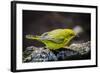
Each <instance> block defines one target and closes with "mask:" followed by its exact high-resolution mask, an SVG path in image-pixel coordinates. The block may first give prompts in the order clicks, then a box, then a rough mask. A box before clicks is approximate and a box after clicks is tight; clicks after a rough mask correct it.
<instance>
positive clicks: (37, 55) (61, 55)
mask: <svg viewBox="0 0 100 73" xmlns="http://www.w3.org/2000/svg"><path fill="white" fill-rule="evenodd" d="M90 48H91V47H90V41H88V42H86V43H73V44H71V45H70V46H69V47H68V48H61V49H60V50H57V51H50V50H49V49H47V48H44V47H35V46H29V47H27V48H26V50H25V51H24V52H23V62H46V61H63V60H81V59H90Z"/></svg>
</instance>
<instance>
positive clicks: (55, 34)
mask: <svg viewBox="0 0 100 73" xmlns="http://www.w3.org/2000/svg"><path fill="white" fill-rule="evenodd" d="M75 36H76V34H75V32H74V31H73V30H72V29H55V30H52V31H49V32H45V33H43V34H42V35H41V36H33V35H26V38H27V39H32V40H38V41H40V42H42V43H44V44H45V47H46V48H48V49H50V50H57V49H60V48H63V47H65V46H68V44H69V43H70V41H71V40H72V39H73V38H74V37H75Z"/></svg>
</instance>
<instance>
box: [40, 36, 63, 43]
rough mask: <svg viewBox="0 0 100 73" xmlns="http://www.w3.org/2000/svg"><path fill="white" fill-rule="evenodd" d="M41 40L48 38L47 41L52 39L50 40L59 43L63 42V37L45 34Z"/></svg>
mask: <svg viewBox="0 0 100 73" xmlns="http://www.w3.org/2000/svg"><path fill="white" fill-rule="evenodd" d="M41 40H49V41H52V42H55V43H58V44H60V43H63V41H64V38H63V37H57V38H54V37H51V36H48V35H46V36H42V37H41Z"/></svg>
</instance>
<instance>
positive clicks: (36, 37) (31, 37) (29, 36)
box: [25, 35, 39, 40]
mask: <svg viewBox="0 0 100 73" xmlns="http://www.w3.org/2000/svg"><path fill="white" fill-rule="evenodd" d="M25 37H26V38H27V39H32V40H39V36H34V35H26V36H25Z"/></svg>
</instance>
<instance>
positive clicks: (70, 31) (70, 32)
mask: <svg viewBox="0 0 100 73" xmlns="http://www.w3.org/2000/svg"><path fill="white" fill-rule="evenodd" d="M64 30H65V32H66V33H67V37H69V38H72V37H76V36H77V34H76V33H75V32H74V30H72V29H64Z"/></svg>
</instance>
